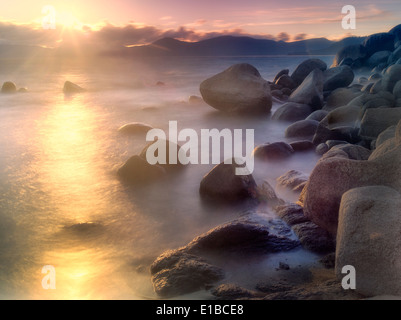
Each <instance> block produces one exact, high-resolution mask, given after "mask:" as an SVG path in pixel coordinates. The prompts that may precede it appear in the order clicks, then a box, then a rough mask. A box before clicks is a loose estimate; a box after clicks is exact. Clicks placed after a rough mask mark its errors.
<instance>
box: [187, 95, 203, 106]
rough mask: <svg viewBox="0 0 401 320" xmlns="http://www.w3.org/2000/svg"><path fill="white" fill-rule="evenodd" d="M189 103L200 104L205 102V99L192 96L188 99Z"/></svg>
mask: <svg viewBox="0 0 401 320" xmlns="http://www.w3.org/2000/svg"><path fill="white" fill-rule="evenodd" d="M188 102H189V103H191V104H198V103H201V102H203V99H202V98H201V97H199V96H190V97H189V98H188Z"/></svg>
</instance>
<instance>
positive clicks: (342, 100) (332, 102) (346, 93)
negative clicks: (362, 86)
mask: <svg viewBox="0 0 401 320" xmlns="http://www.w3.org/2000/svg"><path fill="white" fill-rule="evenodd" d="M361 94H362V93H361V92H360V90H355V89H352V88H339V89H336V90H334V91H333V92H332V93H331V94H330V95H329V96H328V97H327V101H326V105H325V107H324V110H327V111H331V110H334V109H336V108H338V107H342V106H345V105H347V104H348V103H350V102H351V101H352V100H354V99H355V98H357V97H359V96H360V95H361Z"/></svg>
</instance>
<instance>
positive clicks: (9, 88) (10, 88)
mask: <svg viewBox="0 0 401 320" xmlns="http://www.w3.org/2000/svg"><path fill="white" fill-rule="evenodd" d="M16 92H17V86H16V85H15V83H14V82H11V81H7V82H4V83H3V86H2V87H1V93H16Z"/></svg>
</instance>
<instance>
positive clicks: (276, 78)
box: [273, 69, 290, 83]
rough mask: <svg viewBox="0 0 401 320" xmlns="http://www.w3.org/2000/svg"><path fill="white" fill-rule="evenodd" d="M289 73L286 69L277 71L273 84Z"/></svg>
mask: <svg viewBox="0 0 401 320" xmlns="http://www.w3.org/2000/svg"><path fill="white" fill-rule="evenodd" d="M289 73H290V70H288V69H283V70H281V71H279V72H278V73H277V74H276V76H275V77H274V79H273V83H276V81H277V80H278V79H279V78H280V77H281V76H283V75H288V74H289Z"/></svg>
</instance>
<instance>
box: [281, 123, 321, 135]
mask: <svg viewBox="0 0 401 320" xmlns="http://www.w3.org/2000/svg"><path fill="white" fill-rule="evenodd" d="M318 126H319V122H318V121H316V120H300V121H297V122H295V123H293V124H292V125H290V126H289V127H287V129H286V130H285V137H286V138H294V137H304V138H305V137H313V136H314V134H315V133H316V129H317V127H318Z"/></svg>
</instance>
